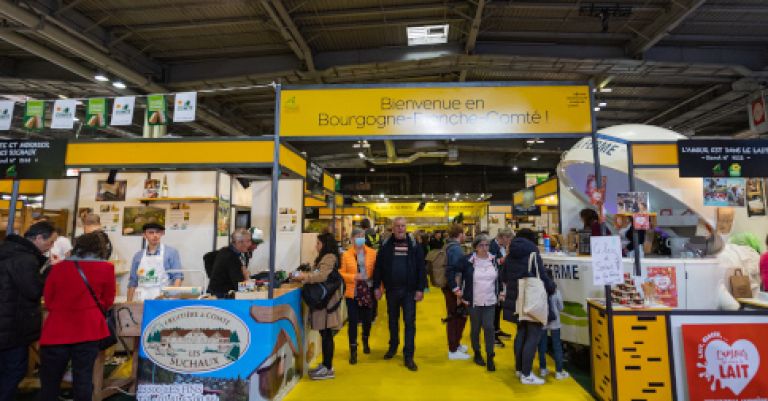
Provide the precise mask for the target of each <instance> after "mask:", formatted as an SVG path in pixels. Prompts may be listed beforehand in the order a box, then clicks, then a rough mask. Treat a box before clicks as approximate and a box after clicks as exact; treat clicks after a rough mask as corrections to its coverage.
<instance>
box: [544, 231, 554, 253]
mask: <svg viewBox="0 0 768 401" xmlns="http://www.w3.org/2000/svg"><path fill="white" fill-rule="evenodd" d="M551 248H552V240H551V239H550V238H549V235H548V234H547V233H544V253H549V252H551V250H552V249H551Z"/></svg>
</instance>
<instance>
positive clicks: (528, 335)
mask: <svg viewBox="0 0 768 401" xmlns="http://www.w3.org/2000/svg"><path fill="white" fill-rule="evenodd" d="M537 243H538V238H537V235H536V233H535V232H533V231H532V230H529V229H527V228H524V229H522V230H520V231H518V232H517V236H516V237H515V239H514V240H512V243H511V244H510V245H509V254H508V255H507V258H506V260H504V268H503V269H502V282H503V284H504V287H505V288H506V294H507V297H506V301H505V302H504V306H503V307H504V320H507V321H511V322H516V323H517V335H516V336H515V370H516V373H517V375H518V377H520V382H521V383H523V384H544V380H543V379H541V378H539V377H537V376H536V375H535V374H533V372H532V370H533V359H534V357H535V356H536V347H537V346H538V344H539V340H540V338H541V334H542V331H543V328H544V325H542V324H541V323H539V322H533V321H529V320H522V321H518V319H517V316H515V314H516V313H517V311H516V310H515V303H516V300H517V297H518V280H519V279H521V278H524V277H535V276H536V272H534V271H529V270H528V261H529V260H530V256H531V253H535V254H536V266H537V267H538V271H539V272H538V273H539V274H538V275H539V278H541V280H542V281H544V287H545V288H546V289H547V292H554V288H555V287H554V283H553V281H552V280H551V279H550V278H549V275H547V274H546V270H545V269H544V262H543V261H542V260H541V255H540V254H539V248H538V246H537V245H536V244H537ZM548 303H549V302H548ZM550 315H551V316H553V314H552V311H550Z"/></svg>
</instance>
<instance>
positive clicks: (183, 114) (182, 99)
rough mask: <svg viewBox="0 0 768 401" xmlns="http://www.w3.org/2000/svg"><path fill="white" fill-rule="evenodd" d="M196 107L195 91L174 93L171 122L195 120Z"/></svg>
mask: <svg viewBox="0 0 768 401" xmlns="http://www.w3.org/2000/svg"><path fill="white" fill-rule="evenodd" d="M196 109H197V92H181V93H177V94H176V99H175V101H174V102H173V122H175V123H185V122H190V121H195V111H196Z"/></svg>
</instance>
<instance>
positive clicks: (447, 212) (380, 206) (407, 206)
mask: <svg viewBox="0 0 768 401" xmlns="http://www.w3.org/2000/svg"><path fill="white" fill-rule="evenodd" d="M355 206H364V207H367V208H368V209H370V210H371V211H373V212H375V213H376V214H378V215H379V216H381V217H389V218H392V217H400V216H402V217H406V218H407V217H438V218H439V217H450V218H453V217H455V216H456V215H457V214H459V213H464V216H465V217H470V216H479V215H480V214H481V212H482V211H483V210H485V209H486V207H487V206H488V203H487V202H449V203H442V202H427V204H426V205H424V208H423V209H422V210H419V203H418V202H400V203H398V202H394V203H371V202H366V203H355Z"/></svg>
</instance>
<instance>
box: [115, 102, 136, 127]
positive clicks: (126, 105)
mask: <svg viewBox="0 0 768 401" xmlns="http://www.w3.org/2000/svg"><path fill="white" fill-rule="evenodd" d="M135 106H136V98H135V97H133V96H124V97H118V98H115V103H114V104H112V120H111V121H110V125H115V126H117V125H131V124H133V110H134V107H135Z"/></svg>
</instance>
